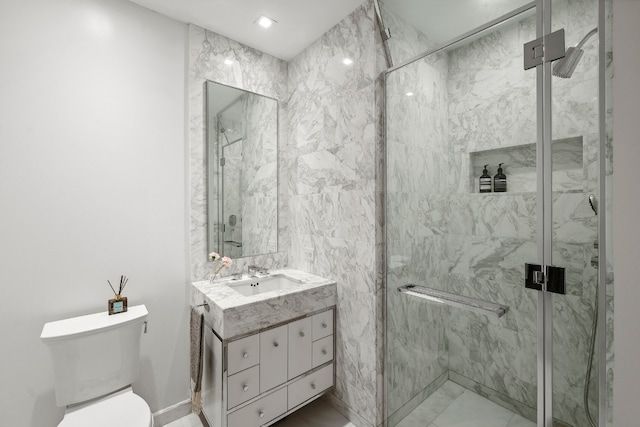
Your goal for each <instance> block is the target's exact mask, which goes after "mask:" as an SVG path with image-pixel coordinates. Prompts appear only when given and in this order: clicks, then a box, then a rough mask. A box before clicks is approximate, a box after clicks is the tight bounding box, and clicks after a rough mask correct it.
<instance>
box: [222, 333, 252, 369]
mask: <svg viewBox="0 0 640 427" xmlns="http://www.w3.org/2000/svg"><path fill="white" fill-rule="evenodd" d="M258 363H260V336H259V335H258V334H255V335H250V336H248V337H246V338H242V339H239V340H237V341H231V342H230V343H229V344H228V346H227V373H228V374H229V375H233V374H235V373H236V372H240V371H244V370H245V369H247V368H250V367H252V366H255V365H257V364H258Z"/></svg>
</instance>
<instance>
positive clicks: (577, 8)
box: [545, 0, 613, 427]
mask: <svg viewBox="0 0 640 427" xmlns="http://www.w3.org/2000/svg"><path fill="white" fill-rule="evenodd" d="M549 3H550V6H551V19H550V25H549V26H550V31H556V30H558V29H561V28H562V29H564V31H565V37H566V46H567V51H566V56H565V57H564V58H563V59H560V60H557V61H555V62H553V63H552V64H550V65H549V68H550V72H551V77H550V80H551V81H550V94H551V96H550V105H547V107H548V108H549V112H548V119H550V121H551V126H550V129H549V133H550V135H551V137H550V140H551V145H550V150H551V158H550V163H551V168H550V169H551V177H550V181H551V183H550V189H551V194H550V196H548V197H547V199H546V200H545V203H546V204H547V205H548V206H551V210H550V215H551V224H552V230H551V235H550V236H549V242H548V243H547V250H548V249H549V248H550V251H551V264H553V265H558V266H562V267H564V268H565V274H566V294H565V295H553V296H551V301H552V306H553V308H552V310H551V316H552V322H553V332H552V336H551V342H552V351H551V353H552V354H551V363H552V392H551V397H552V414H553V419H554V420H555V422H556V423H558V424H560V425H568V426H576V427H577V426H580V427H583V426H584V427H595V426H598V425H601V426H604V425H605V423H606V419H605V418H604V416H605V414H603V419H602V420H600V421H601V422H602V423H601V424H600V423H599V418H600V414H599V412H600V411H599V405H600V400H599V399H600V395H601V394H602V399H604V400H603V402H604V403H605V404H606V401H607V398H606V396H607V394H608V393H607V390H606V389H607V383H606V382H603V383H601V382H600V381H601V378H600V377H599V375H598V373H599V372H600V371H601V369H600V367H599V363H600V361H602V362H603V363H606V358H611V357H612V354H611V353H609V354H606V353H605V352H603V351H602V350H603V347H601V346H600V345H599V340H598V338H600V337H602V338H605V337H604V333H603V332H604V328H602V326H604V322H605V321H606V319H607V317H610V314H611V313H610V310H609V311H608V312H607V310H605V307H604V306H602V307H600V309H601V311H600V313H601V315H600V316H598V301H599V300H600V301H603V302H604V301H606V298H607V295H606V293H607V292H609V291H611V292H612V291H613V288H612V284H611V283H610V284H608V285H606V289H605V283H604V282H605V281H606V279H605V277H606V270H607V265H606V258H607V257H606V254H605V253H604V252H603V253H601V250H602V249H604V243H603V244H602V245H601V244H600V242H601V240H602V239H605V240H606V233H604V231H605V230H606V223H605V220H606V206H610V203H607V202H606V201H605V200H602V195H603V194H605V191H604V187H603V185H604V184H605V183H606V181H607V179H608V177H609V178H610V174H611V167H610V165H609V167H606V169H605V166H604V165H605V162H606V160H607V157H608V156H607V150H606V146H605V145H604V144H603V143H602V142H603V141H605V140H606V137H605V133H604V129H605V125H604V119H605V116H606V114H605V109H604V108H601V104H600V101H601V99H600V96H601V94H600V84H601V82H604V76H603V75H601V74H603V71H604V65H605V64H600V60H599V59H600V55H599V54H600V51H599V47H600V43H599V41H600V32H601V31H603V24H604V14H601V13H599V12H600V10H599V8H600V6H601V5H602V6H603V4H601V2H599V1H598V0H571V1H568V0H553V1H549ZM601 18H602V19H603V20H602V21H601V20H600V19H601ZM602 47H603V48H605V49H606V46H602ZM601 65H602V66H603V68H602V69H601V67H600V66H601ZM601 132H602V133H601ZM609 160H610V158H609ZM605 170H607V172H606V173H605ZM607 175H608V177H607ZM599 229H600V230H601V231H600V233H599V232H598V230H599ZM599 234H600V235H599ZM601 268H602V269H603V271H602V273H603V275H600V274H599V273H601V270H600V269H601ZM610 297H612V295H610ZM603 314H605V315H603ZM599 321H600V322H601V324H600V327H601V328H598V322H599ZM598 330H600V332H597V331H598ZM603 358H605V359H604V360H603ZM609 385H610V384H609Z"/></svg>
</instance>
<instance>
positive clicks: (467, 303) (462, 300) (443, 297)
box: [398, 283, 509, 318]
mask: <svg viewBox="0 0 640 427" xmlns="http://www.w3.org/2000/svg"><path fill="white" fill-rule="evenodd" d="M398 291H400V292H402V293H403V294H407V295H410V296H413V297H418V298H423V299H426V300H429V301H435V302H439V303H441V304H446V305H450V306H452V307H457V308H461V309H463V310H468V311H473V312H475V313H480V314H485V315H487V316H494V317H496V318H500V317H502V316H504V315H505V314H506V313H507V311H509V307H508V306H506V305H502V304H496V303H494V302H489V301H483V300H481V299H476V298H470V297H465V296H462V295H457V294H452V293H450V292H445V291H441V290H438V289H432V288H428V287H426V286H420V285H414V284H412V283H410V284H408V285H404V286H398Z"/></svg>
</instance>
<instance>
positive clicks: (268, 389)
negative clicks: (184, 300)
mask: <svg viewBox="0 0 640 427" xmlns="http://www.w3.org/2000/svg"><path fill="white" fill-rule="evenodd" d="M191 303H192V305H201V304H207V305H206V306H205V307H208V308H209V310H208V311H206V310H205V312H204V314H205V354H204V372H203V384H202V410H203V413H204V415H205V417H206V419H207V421H208V422H209V425H210V426H211V427H259V426H267V425H270V424H272V423H274V422H276V421H277V420H279V419H281V418H282V417H284V416H286V415H287V414H289V413H291V412H293V411H295V410H297V409H298V408H300V407H302V406H304V405H306V404H307V403H309V402H311V401H313V400H314V399H316V398H318V397H320V396H321V395H322V394H324V393H325V392H326V391H327V390H329V389H330V388H331V387H333V385H334V383H335V380H334V374H335V370H334V348H335V333H334V330H335V328H334V325H335V304H336V283H335V282H334V281H330V280H326V279H323V278H320V277H318V276H314V275H311V274H308V273H304V272H301V271H298V270H279V271H274V272H273V273H271V274H269V275H268V276H265V277H260V278H245V279H243V280H238V281H233V280H231V279H224V280H219V281H216V282H213V283H209V282H208V281H204V282H196V283H193V284H192V295H191Z"/></svg>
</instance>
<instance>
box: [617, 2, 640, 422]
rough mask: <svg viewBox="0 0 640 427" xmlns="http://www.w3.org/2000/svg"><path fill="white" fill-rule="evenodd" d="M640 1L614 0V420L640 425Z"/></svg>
mask: <svg viewBox="0 0 640 427" xmlns="http://www.w3.org/2000/svg"><path fill="white" fill-rule="evenodd" d="M638 22H640V1H638V0H615V1H614V2H613V58H614V59H613V61H614V62H613V70H614V71H613V72H614V82H613V114H614V116H613V141H614V143H613V164H614V168H615V169H614V190H613V200H614V202H613V224H614V225H613V234H614V245H613V250H614V259H615V270H614V272H615V286H616V288H615V300H614V301H615V309H614V312H615V318H614V325H615V326H614V327H615V332H614V337H615V338H614V345H615V357H616V360H615V379H614V391H613V405H614V411H613V422H614V425H615V426H620V427H625V426H636V425H638V414H639V412H638V396H640V365H639V364H638V362H639V361H640V328H639V327H638V326H639V325H640V309H639V304H640V224H639V220H640V194H639V193H638V182H640V126H639V125H638V118H639V117H640V79H639V78H638V75H639V74H638V70H640V49H639V48H638V40H640V26H638Z"/></svg>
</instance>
